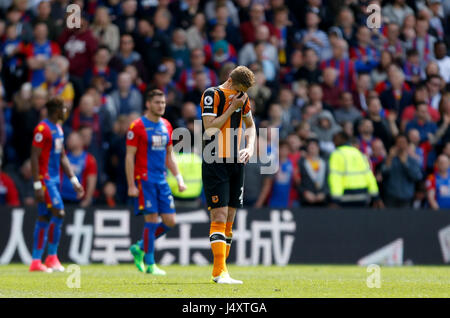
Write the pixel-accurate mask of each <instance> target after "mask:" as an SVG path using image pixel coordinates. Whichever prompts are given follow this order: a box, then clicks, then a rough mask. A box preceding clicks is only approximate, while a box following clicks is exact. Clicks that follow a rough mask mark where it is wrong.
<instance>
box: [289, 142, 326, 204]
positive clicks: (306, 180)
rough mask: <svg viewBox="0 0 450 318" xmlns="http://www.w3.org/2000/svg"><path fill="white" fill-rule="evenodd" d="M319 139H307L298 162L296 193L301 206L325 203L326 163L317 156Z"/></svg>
mask: <svg viewBox="0 0 450 318" xmlns="http://www.w3.org/2000/svg"><path fill="white" fill-rule="evenodd" d="M319 152H320V149H319V141H318V140H317V139H313V138H312V139H309V140H308V141H307V143H306V153H305V156H304V157H302V158H301V159H300V161H299V163H298V165H299V169H300V176H301V181H300V185H299V186H298V188H297V189H298V193H299V194H300V198H301V205H302V206H324V205H326V204H327V199H328V195H329V189H328V182H327V176H328V165H327V163H326V161H324V160H323V159H322V158H320V156H319Z"/></svg>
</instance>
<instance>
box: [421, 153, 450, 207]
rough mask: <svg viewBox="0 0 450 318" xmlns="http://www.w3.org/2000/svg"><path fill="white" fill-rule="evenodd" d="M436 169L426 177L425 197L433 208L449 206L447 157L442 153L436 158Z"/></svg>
mask: <svg viewBox="0 0 450 318" xmlns="http://www.w3.org/2000/svg"><path fill="white" fill-rule="evenodd" d="M436 167H437V169H436V171H434V172H433V173H432V174H430V175H429V176H428V178H427V182H426V187H427V199H428V204H429V205H430V207H431V208H432V209H433V210H439V209H449V208H450V191H449V189H450V175H449V167H450V163H449V158H448V157H447V156H446V155H444V154H442V155H440V156H439V157H438V158H437V160H436Z"/></svg>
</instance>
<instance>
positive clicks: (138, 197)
mask: <svg viewBox="0 0 450 318" xmlns="http://www.w3.org/2000/svg"><path fill="white" fill-rule="evenodd" d="M145 105H146V109H147V110H146V112H145V114H144V115H143V116H141V117H140V118H138V119H136V120H135V121H134V122H133V123H132V124H131V125H130V128H129V130H128V133H127V154H126V157H125V170H126V171H125V172H126V175H127V182H128V195H129V196H130V197H133V198H134V202H135V207H134V211H135V214H136V215H144V219H145V225H144V232H143V235H142V240H141V241H139V242H138V243H137V244H134V245H132V246H131V247H130V251H131V253H132V254H133V256H134V262H135V264H136V266H137V268H138V269H139V271H141V272H144V270H145V265H147V269H146V272H147V273H148V274H153V275H165V274H166V273H165V271H163V270H162V269H160V268H159V267H158V266H157V265H156V263H155V255H154V254H155V253H154V249H155V240H156V239H157V238H159V237H161V236H162V235H164V234H165V233H167V232H168V231H169V230H170V229H172V228H173V227H174V226H175V206H174V201H173V197H172V192H171V190H170V188H169V185H168V184H167V181H166V166H167V168H169V170H170V171H171V172H172V174H173V175H174V176H175V177H176V179H177V181H178V189H179V191H180V192H182V191H184V190H185V189H186V186H185V184H184V181H183V177H182V176H181V174H180V173H179V170H178V166H177V163H176V161H175V156H174V153H173V146H172V126H171V125H170V123H169V122H168V121H167V120H166V119H164V118H162V116H163V115H164V112H165V109H166V98H165V96H164V93H163V92H162V91H160V90H158V89H155V90H152V91H150V92H149V93H148V95H147V98H146V102H145ZM158 215H160V216H161V219H162V222H158Z"/></svg>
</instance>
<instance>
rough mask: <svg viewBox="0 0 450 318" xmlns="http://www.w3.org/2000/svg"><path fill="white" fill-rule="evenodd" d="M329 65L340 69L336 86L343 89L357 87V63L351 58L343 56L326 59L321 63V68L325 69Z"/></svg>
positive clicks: (349, 89) (348, 89) (347, 89)
mask: <svg viewBox="0 0 450 318" xmlns="http://www.w3.org/2000/svg"><path fill="white" fill-rule="evenodd" d="M327 67H332V68H334V69H336V70H337V71H338V76H337V78H336V86H337V87H339V89H340V90H341V91H344V92H345V91H352V90H355V88H356V69H355V63H354V62H353V61H352V60H350V59H349V58H343V59H341V60H337V59H335V58H331V59H329V60H326V61H322V62H321V64H320V69H321V70H322V71H323V70H324V69H325V68H327Z"/></svg>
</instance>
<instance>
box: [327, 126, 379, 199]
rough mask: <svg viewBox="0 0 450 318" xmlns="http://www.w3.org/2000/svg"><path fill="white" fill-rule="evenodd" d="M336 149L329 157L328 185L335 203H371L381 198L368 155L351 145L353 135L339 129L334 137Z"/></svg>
mask: <svg viewBox="0 0 450 318" xmlns="http://www.w3.org/2000/svg"><path fill="white" fill-rule="evenodd" d="M333 142H334V144H335V146H336V149H335V150H334V151H333V152H332V153H331V155H330V158H329V175H328V185H329V188H330V195H331V199H332V201H333V203H336V204H338V205H341V206H355V207H358V206H360V207H364V206H367V205H368V204H369V203H370V201H371V199H375V200H376V201H379V200H378V185H377V181H376V179H375V176H374V175H373V173H372V170H371V169H370V165H369V162H368V160H367V157H366V156H365V155H363V154H362V153H361V151H359V149H357V148H355V147H353V146H350V145H349V137H348V136H347V134H346V133H344V132H339V133H337V134H336V135H334V137H333Z"/></svg>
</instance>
